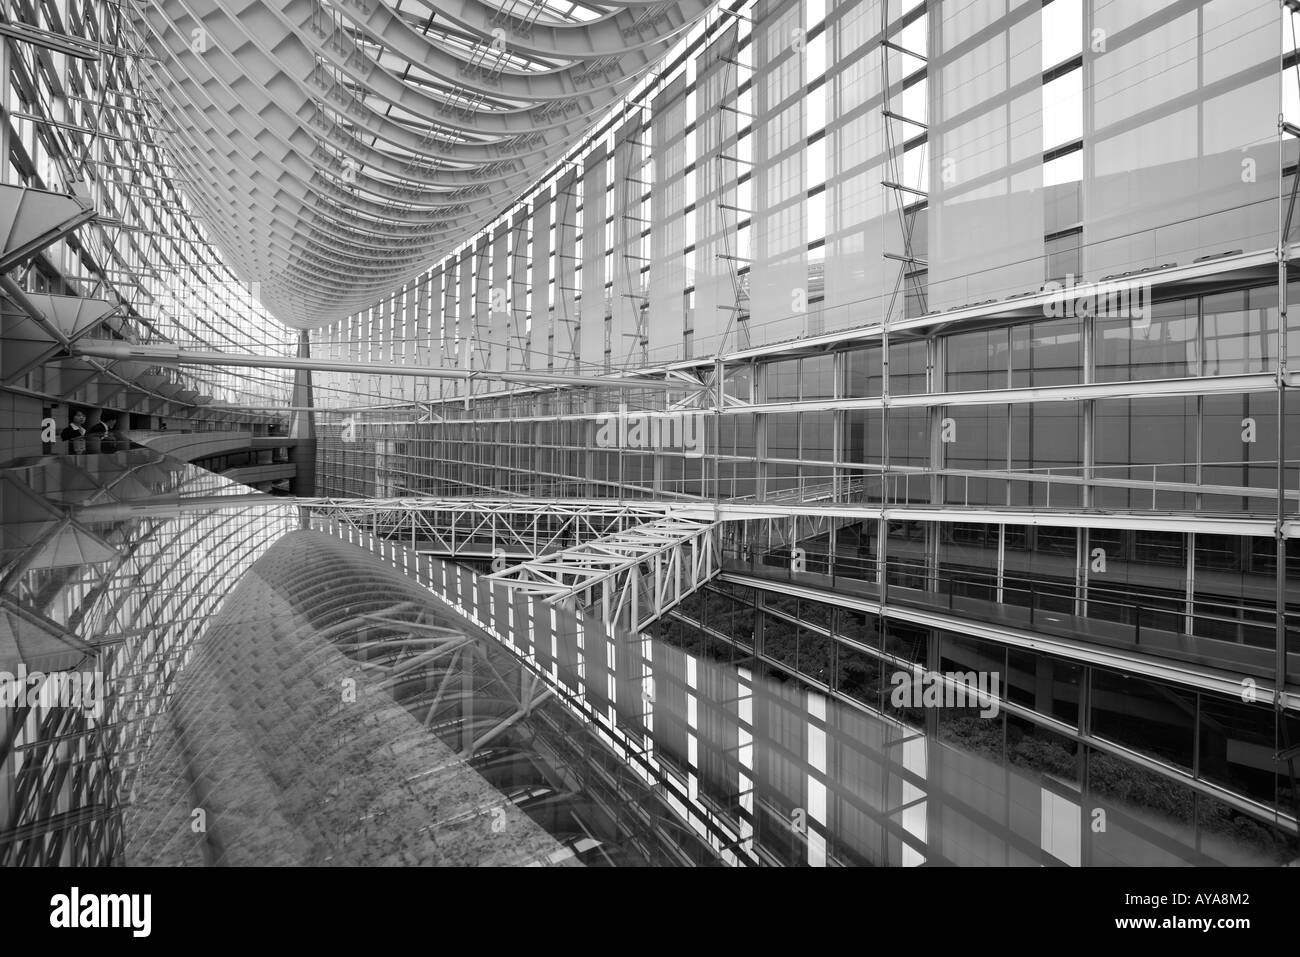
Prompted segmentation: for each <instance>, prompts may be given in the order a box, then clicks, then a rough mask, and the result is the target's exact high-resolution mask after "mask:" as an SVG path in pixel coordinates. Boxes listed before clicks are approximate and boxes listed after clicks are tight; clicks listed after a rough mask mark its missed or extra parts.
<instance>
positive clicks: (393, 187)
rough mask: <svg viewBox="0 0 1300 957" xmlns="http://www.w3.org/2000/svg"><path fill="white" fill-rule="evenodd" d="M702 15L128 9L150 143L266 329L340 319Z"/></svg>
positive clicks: (464, 225) (562, 144)
mask: <svg viewBox="0 0 1300 957" xmlns="http://www.w3.org/2000/svg"><path fill="white" fill-rule="evenodd" d="M711 5H712V4H711V3H710V2H709V0H677V2H661V3H654V2H624V3H600V4H594V3H568V2H555V0H494V2H489V0H440V2H438V3H437V4H432V3H427V2H423V0H382V2H381V0H349V2H343V0H334V2H324V0H285V2H279V3H275V4H268V3H265V2H262V0H256V2H241V0H159V2H151V3H148V4H144V3H136V4H135V8H136V13H137V15H138V16H139V17H140V19H141V23H142V27H143V30H144V33H145V34H146V35H147V36H149V37H150V40H149V52H150V53H151V54H152V55H153V56H155V57H157V59H156V60H145V61H143V62H144V64H145V66H144V69H145V70H146V73H147V76H148V80H149V86H150V87H151V88H152V90H151V91H152V93H153V95H154V96H155V97H156V98H157V103H156V110H157V115H156V117H155V119H156V122H157V123H158V125H159V127H160V128H161V129H160V132H159V135H160V136H161V137H162V138H163V140H164V141H165V142H166V143H167V144H168V145H169V146H170V148H171V150H172V152H173V153H174V155H175V157H176V160H177V163H178V164H179V165H180V167H181V168H182V169H183V171H184V173H185V177H186V180H187V182H186V183H185V186H186V189H187V192H188V195H189V196H190V198H191V199H192V200H193V202H194V203H195V204H196V205H197V206H198V208H199V209H200V211H201V213H202V214H203V216H204V218H205V219H206V220H207V222H208V224H209V226H210V227H211V229H212V231H213V233H214V234H215V237H216V238H217V241H218V242H219V244H220V245H221V247H222V249H223V251H224V252H225V253H226V255H227V257H228V260H229V262H230V263H231V265H232V266H233V267H234V268H235V269H236V270H237V271H239V272H240V273H241V274H242V275H243V276H244V277H245V278H247V279H248V280H249V281H253V282H257V283H260V295H261V299H262V301H263V303H264V304H265V305H266V306H267V307H268V308H269V309H270V310H271V311H272V312H273V313H274V314H275V315H276V316H277V317H279V318H280V319H281V320H283V321H284V322H286V323H288V324H289V325H292V326H296V327H299V328H312V327H316V326H319V325H322V324H324V323H327V322H330V321H333V320H335V319H338V318H341V317H343V316H347V315H350V314H351V313H353V312H356V311H357V310H359V309H362V308H365V307H367V306H369V305H370V304H372V303H373V302H374V301H375V300H376V299H377V298H379V297H380V296H381V295H383V294H384V293H386V292H388V291H390V290H391V289H392V288H394V287H395V286H397V285H400V284H401V283H403V282H405V281H406V280H407V279H409V278H411V277H413V276H415V275H417V274H418V273H420V272H421V271H422V270H423V269H425V268H426V267H427V266H428V264H429V263H430V261H432V260H433V259H435V258H437V257H439V256H441V255H443V254H446V253H448V252H450V251H451V250H452V248H453V247H454V246H456V245H457V244H459V243H460V242H461V241H463V240H465V239H466V238H467V237H469V236H471V235H473V234H474V233H475V232H477V231H478V230H479V229H480V228H482V227H483V226H484V225H485V224H486V223H487V222H488V221H489V220H490V219H491V218H492V217H493V216H495V215H496V214H497V213H499V212H500V210H501V209H502V208H504V207H505V206H507V205H508V204H509V203H510V202H512V201H514V200H515V199H517V198H518V197H519V196H520V195H521V194H522V193H523V192H524V191H525V190H526V189H527V188H528V187H529V186H530V185H532V184H533V183H534V182H535V181H536V180H537V179H539V178H540V177H541V176H542V175H543V174H544V173H545V172H546V170H547V169H548V168H549V167H551V166H552V165H553V164H554V163H556V162H557V161H558V160H559V159H560V158H561V157H562V155H563V154H564V153H565V152H566V151H567V149H568V148H569V147H571V146H572V145H574V143H575V142H576V141H577V140H578V139H579V138H580V137H581V136H582V135H583V134H584V133H585V132H586V131H587V130H588V129H589V128H590V126H591V123H592V121H593V120H594V119H595V118H596V117H597V115H598V114H599V113H601V112H602V111H603V110H605V109H606V108H608V107H609V106H610V105H611V104H613V103H614V102H615V101H616V100H617V98H618V97H619V96H620V95H621V94H622V93H623V92H625V91H626V90H627V89H628V88H629V86H630V85H631V84H633V83H635V81H636V80H637V78H639V77H640V76H641V75H643V74H644V73H645V72H646V71H647V70H648V69H649V67H650V66H651V65H652V64H653V63H654V62H655V61H656V59H657V58H658V57H659V56H661V55H662V54H663V53H664V52H665V51H666V50H667V48H668V46H669V45H670V44H671V43H672V42H673V41H674V40H675V39H676V38H677V37H678V36H679V35H680V34H681V32H682V31H683V30H684V29H686V28H687V27H689V26H690V25H691V23H693V22H694V21H695V20H696V19H697V18H699V17H700V16H701V15H702V14H703V13H704V12H705V11H706V10H707V9H708V8H709V7H710V6H711Z"/></svg>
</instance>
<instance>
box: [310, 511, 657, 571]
mask: <svg viewBox="0 0 1300 957" xmlns="http://www.w3.org/2000/svg"><path fill="white" fill-rule="evenodd" d="M294 501H295V503H296V504H299V505H303V506H305V507H307V508H310V509H311V511H312V513H313V515H315V516H319V517H321V518H329V519H333V520H334V521H337V522H339V523H341V524H343V525H346V526H349V527H351V528H355V529H357V530H359V531H363V532H368V533H369V534H371V535H374V536H376V537H378V538H384V539H389V540H401V541H403V543H404V544H408V545H409V547H410V548H412V550H414V551H418V552H425V553H435V554H440V555H450V556H454V557H468V558H501V557H506V558H515V559H519V558H527V559H532V558H536V557H538V556H542V555H546V554H550V553H560V552H563V551H564V550H565V549H569V548H573V547H574V546H579V545H582V544H584V543H588V542H593V541H595V540H598V539H603V538H606V537H608V536H616V535H620V534H626V533H627V532H629V531H630V530H632V529H634V528H637V527H641V526H643V525H644V524H645V523H646V522H648V521H652V520H653V519H656V518H664V517H666V515H667V513H668V511H669V509H670V508H671V506H670V505H668V504H667V503H659V502H645V503H627V502H622V503H620V502H611V501H608V500H606V501H599V500H597V501H590V502H537V501H512V500H510V499H505V500H500V501H490V500H483V499H419V498H413V499H295V500H294Z"/></svg>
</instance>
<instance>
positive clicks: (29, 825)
mask: <svg viewBox="0 0 1300 957" xmlns="http://www.w3.org/2000/svg"><path fill="white" fill-rule="evenodd" d="M0 561H3V568H2V569H0V603H2V604H0V608H2V610H3V614H2V615H0V672H3V674H0V688H2V689H3V690H2V691H0V693H2V694H3V695H4V698H3V701H0V759H2V761H3V763H2V764H0V861H2V862H3V863H4V864H6V865H51V864H82V863H84V864H97V865H103V864H118V865H121V864H124V865H137V864H189V865H199V866H201V865H223V864H285V865H288V864H325V865H348V864H391V865H428V864H434V865H439V864H441V865H466V864H469V865H519V864H533V865H590V866H609V865H709V864H788V865H801V864H811V865H825V864H850V865H881V866H896V865H903V866H907V865H918V864H973V865H1069V866H1088V865H1113V864H1137V865H1142V864H1168V863H1186V864H1214V863H1223V864H1257V865H1277V864H1285V863H1288V862H1290V861H1293V860H1295V859H1296V858H1297V857H1298V856H1300V854H1298V853H1297V847H1296V841H1295V837H1294V820H1293V819H1292V818H1290V817H1289V816H1288V815H1287V814H1286V812H1285V811H1284V810H1283V809H1284V808H1286V807H1287V806H1288V804H1287V802H1288V801H1289V800H1290V798H1289V793H1290V792H1288V791H1287V790H1286V789H1287V787H1288V786H1289V784H1288V782H1287V781H1286V780H1285V779H1283V778H1280V777H1278V776H1277V775H1273V776H1272V777H1270V778H1269V779H1268V781H1265V782H1264V783H1263V784H1261V783H1260V782H1261V780H1262V779H1261V778H1260V777H1259V775H1258V774H1256V775H1255V776H1254V777H1251V776H1250V774H1249V773H1247V772H1248V771H1249V766H1250V765H1251V764H1252V762H1253V761H1254V759H1253V758H1251V757H1250V755H1256V756H1257V757H1258V756H1259V755H1262V754H1263V752H1262V751H1260V749H1261V748H1264V747H1265V746H1266V742H1264V741H1263V740H1262V739H1261V738H1260V737H1259V735H1258V734H1257V733H1256V732H1257V730H1258V729H1256V728H1254V727H1253V726H1252V725H1251V721H1252V720H1253V716H1252V715H1253V713H1250V714H1247V713H1244V712H1239V711H1233V710H1231V709H1226V708H1220V707H1219V706H1218V705H1217V704H1215V703H1213V702H1208V701H1200V702H1199V704H1196V703H1193V705H1191V706H1188V705H1185V704H1184V703H1183V699H1182V698H1180V697H1179V694H1178V693H1177V691H1176V689H1170V688H1164V689H1161V688H1154V689H1151V690H1150V694H1149V696H1146V697H1144V696H1143V695H1145V694H1146V691H1144V690H1143V689H1140V688H1139V687H1138V686H1137V685H1135V684H1132V685H1124V684H1121V683H1118V682H1117V681H1115V682H1112V683H1111V684H1106V683H1105V682H1100V681H1098V680H1096V679H1094V680H1093V681H1091V682H1089V683H1088V685H1087V686H1088V688H1089V689H1090V693H1091V694H1093V695H1094V696H1096V697H1097V701H1098V702H1103V703H1105V702H1110V701H1114V702H1122V703H1125V704H1123V705H1122V706H1121V705H1117V704H1109V703H1106V704H1105V707H1106V708H1107V709H1109V711H1107V713H1108V714H1114V715H1120V714H1123V713H1127V714H1129V717H1128V718H1127V719H1126V720H1128V721H1129V722H1138V721H1142V720H1145V721H1146V722H1147V723H1148V725H1150V726H1153V727H1154V726H1157V725H1159V723H1160V722H1168V723H1169V725H1170V727H1174V728H1177V727H1181V726H1186V727H1187V728H1189V729H1190V728H1193V727H1197V726H1200V727H1202V732H1201V738H1202V739H1203V740H1202V745H1201V751H1200V752H1198V753H1199V754H1201V755H1202V757H1201V758H1200V759H1199V761H1200V763H1201V765H1202V766H1203V767H1205V766H1209V765H1208V763H1207V761H1208V759H1207V758H1206V757H1205V755H1209V754H1210V753H1211V752H1210V751H1209V750H1206V747H1207V746H1206V745H1205V743H1204V741H1205V740H1209V738H1210V737H1211V734H1210V732H1209V731H1206V730H1204V729H1205V728H1207V727H1211V725H1210V724H1207V723H1206V722H1212V726H1213V728H1214V729H1216V730H1215V731H1214V734H1215V735H1218V737H1216V738H1214V741H1215V742H1218V744H1222V748H1221V749H1220V750H1223V752H1224V754H1225V755H1227V756H1228V757H1229V758H1230V759H1231V761H1232V762H1235V763H1234V764H1233V765H1232V766H1233V767H1235V768H1237V769H1238V770H1239V771H1240V775H1239V776H1238V777H1235V778H1232V779H1231V780H1227V779H1225V780H1224V781H1223V782H1221V783H1216V782H1215V781H1214V780H1210V779H1208V778H1206V779H1205V780H1201V779H1199V778H1196V779H1193V777H1192V775H1190V774H1184V773H1183V772H1182V771H1180V769H1179V767H1178V760H1177V757H1178V756H1177V754H1176V753H1174V752H1170V753H1169V754H1166V755H1162V754H1160V753H1157V752H1151V753H1143V752H1142V749H1141V748H1140V747H1133V748H1130V747H1128V746H1127V745H1125V744H1124V741H1123V739H1122V737H1121V736H1118V735H1111V740H1110V741H1106V740H1104V737H1105V735H1104V734H1103V735H1102V736H1101V737H1098V736H1095V735H1093V734H1088V733H1083V732H1081V731H1080V730H1079V726H1078V713H1079V708H1080V702H1079V700H1078V694H1079V690H1078V689H1079V688H1080V687H1082V685H1081V684H1080V682H1079V680H1078V678H1077V677H1073V678H1071V677H1070V675H1071V674H1072V673H1071V672H1069V671H1068V669H1067V670H1058V671H1056V672H1055V673H1053V672H1052V671H1051V670H1050V669H1048V670H1046V671H1044V670H1043V667H1042V665H1041V664H1036V663H1033V662H1029V663H1026V662H1024V661H1019V660H1007V659H1005V658H1004V659H1002V660H1001V663H1000V664H990V661H988V660H985V659H984V658H982V657H981V655H986V653H987V649H980V648H976V647H975V646H974V645H973V644H972V645H969V646H962V645H960V644H959V643H957V644H943V645H942V646H941V647H942V649H943V653H944V654H945V655H946V656H947V657H946V658H945V659H944V660H945V663H950V664H951V665H952V666H953V667H954V668H956V667H960V668H962V669H971V671H972V673H997V672H998V671H999V670H1001V672H1002V673H1003V677H1004V678H1005V680H1006V681H1007V683H1008V684H1007V686H1006V687H1004V688H1002V689H1001V690H999V689H998V688H996V687H995V688H986V689H984V690H985V691H986V692H988V694H986V695H985V696H984V697H982V698H980V699H979V700H974V699H968V700H965V701H962V700H960V699H958V700H950V701H948V702H945V701H944V698H943V695H942V694H940V696H939V697H938V698H937V699H936V700H935V702H931V701H929V700H924V701H923V700H922V697H923V690H922V688H921V684H922V683H923V680H924V675H923V673H922V672H921V671H920V670H917V671H915V672H914V673H913V676H912V679H911V680H913V681H915V682H916V688H915V691H916V694H917V697H916V698H915V699H905V700H904V701H903V703H902V705H901V706H892V705H891V700H892V699H893V695H892V692H893V691H894V689H895V688H896V687H898V680H897V677H898V674H899V673H900V672H901V671H903V670H905V668H904V667H903V665H904V664H905V663H907V662H909V661H910V662H912V663H914V664H919V663H921V662H922V661H923V660H924V659H923V658H920V657H918V656H916V655H914V654H912V653H911V652H909V651H908V649H907V647H905V646H906V644H907V642H906V640H905V636H900V635H899V634H892V635H889V636H886V638H885V643H884V645H882V646H881V648H882V654H878V655H875V656H870V655H863V656H860V657H859V658H852V657H849V656H847V655H844V654H843V653H842V652H840V651H834V650H830V643H829V642H828V641H825V640H822V639H820V638H819V637H818V635H819V634H820V633H821V632H822V631H827V629H829V631H828V634H833V633H835V631H836V630H837V629H838V627H839V622H840V619H839V618H834V619H833V620H832V619H831V618H830V617H823V616H824V612H822V611H819V610H818V607H817V605H816V603H808V602H803V603H793V604H791V603H786V604H782V605H769V604H768V603H766V602H760V601H755V600H754V599H753V598H752V590H751V592H750V599H749V604H746V602H745V601H744V600H742V598H743V594H744V590H742V589H735V588H726V587H717V586H710V587H709V589H707V590H706V591H705V592H703V593H701V594H700V595H698V596H693V597H692V601H691V602H688V603H685V604H683V606H682V607H681V608H680V609H679V610H678V611H677V612H675V613H674V614H673V615H672V616H671V617H669V618H667V619H664V620H663V621H661V622H659V623H656V624H655V625H654V626H653V627H652V628H651V630H650V632H649V633H647V634H644V635H628V634H620V633H613V632H609V631H607V630H606V629H605V627H604V626H603V625H602V624H601V623H600V621H599V619H598V618H595V617H591V616H584V615H582V614H581V613H579V612H575V611H573V610H570V609H567V608H557V607H554V606H551V605H547V604H545V603H544V602H542V601H540V600H539V599H535V598H532V597H529V596H525V595H522V594H517V593H511V592H508V591H507V590H505V589H504V588H502V587H501V586H500V585H499V584H497V583H493V582H490V581H488V580H486V579H484V578H480V577H479V576H478V575H477V574H475V573H474V571H473V570H472V569H470V568H468V567H466V566H461V565H455V564H452V563H449V562H444V561H441V560H439V559H437V558H433V557H431V556H428V555H418V554H415V553H413V552H409V551H407V550H406V549H405V548H403V547H402V546H401V545H400V544H398V543H395V542H391V541H384V540H381V539H378V538H374V537H371V536H369V535H366V534H364V533H361V532H359V531H357V530H356V529H355V528H342V527H334V526H331V524H330V523H329V521H327V520H326V519H324V518H322V517H320V516H312V515H310V514H308V512H307V511H306V510H305V509H300V508H298V507H297V506H294V505H291V504H289V503H287V502H285V501H283V500H276V499H269V498H266V497H259V496H254V495H251V494H250V493H249V491H248V490H247V489H246V488H245V487H243V486H240V485H238V484H236V483H233V482H230V481H227V480H224V479H222V478H220V477H218V476H214V475H212V474H211V473H208V472H205V471H203V470H200V469H196V468H193V467H191V466H188V465H185V464H183V463H179V462H176V461H173V460H170V459H167V458H166V457H164V456H161V455H159V454H157V453H155V452H151V451H149V450H146V449H142V448H135V449H129V450H124V451H119V452H115V453H101V454H97V455H95V454H86V455H67V456H47V457H41V458H33V459H28V460H22V461H18V462H10V463H7V464H6V465H4V466H0ZM791 601H792V602H793V600H791ZM832 621H833V622H834V624H832ZM756 623H757V631H758V632H759V635H758V638H757V640H756V638H755V631H756ZM858 627H859V628H861V627H865V625H864V624H863V623H862V622H859V623H858ZM783 629H784V630H783ZM855 634H856V633H855ZM854 640H856V641H858V642H859V643H861V642H862V641H863V640H865V639H862V638H861V637H858V638H855V639H854ZM890 661H893V662H896V663H902V664H900V665H899V666H898V667H885V665H886V664H888V662H890ZM805 666H806V667H805ZM832 674H833V675H834V676H835V677H834V679H833V680H832V678H831V677H830V675H832ZM1032 674H1036V675H1037V677H1036V678H1035V679H1034V680H1035V681H1037V683H1038V685H1040V686H1041V688H1040V691H1042V692H1043V694H1045V695H1046V697H1045V698H1043V699H1042V700H1047V701H1062V702H1066V704H1065V705H1062V706H1060V707H1056V708H1055V711H1054V710H1053V708H1054V707H1055V706H1052V705H1048V706H1045V707H1044V710H1043V713H1042V714H1038V713H1037V711H1036V710H1035V709H1036V708H1037V707H1038V704H1037V699H1035V698H1034V697H1032V696H1030V697H1025V696H1024V695H1023V694H1022V693H1021V690H1020V689H1021V687H1022V686H1023V685H1024V682H1025V681H1026V680H1027V679H1026V678H1025V675H1032ZM1053 674H1055V678H1053ZM854 676H856V677H854ZM1110 680H1111V679H1107V681H1110ZM1044 682H1046V683H1044ZM1054 682H1055V683H1054ZM1062 682H1063V683H1062ZM909 687H910V685H909ZM1071 689H1073V690H1071ZM1072 695H1073V696H1074V698H1073V704H1070V703H1069V701H1070V699H1071V696H1072ZM950 697H951V696H950ZM895 704H896V702H895ZM932 705H933V707H932ZM1094 707H1095V703H1094ZM1189 707H1196V708H1199V710H1196V711H1189V710H1187V709H1188V708H1189ZM1125 708H1127V709H1128V711H1127V712H1126V711H1125V710H1124V709H1125ZM1071 709H1073V710H1071ZM1180 709H1182V710H1181V711H1180ZM1099 713H1100V712H1099ZM1144 714H1145V715H1146V716H1147V717H1146V718H1145V719H1144V718H1143V717H1142V716H1143V715H1144ZM1179 714H1182V715H1183V716H1184V717H1183V718H1179V717H1178V715H1179ZM1071 715H1074V718H1073V719H1072V718H1071ZM1193 715H1199V717H1198V718H1194V717H1193ZM1184 718H1185V720H1184ZM1071 720H1073V721H1074V724H1073V725H1071ZM1108 720H1109V719H1108ZM1116 720H1120V719H1119V718H1117V719H1116ZM1198 721H1199V722H1201V723H1200V725H1198V724H1197V722H1198ZM1093 730H1095V729H1093ZM1102 730H1103V732H1104V730H1105V729H1104V728H1103V729H1102ZM1189 733H1191V732H1190V731H1189ZM1212 744H1213V742H1212ZM1218 744H1214V747H1218ZM1257 752H1258V754H1257ZM1243 755H1245V757H1243ZM1260 760H1263V758H1262V757H1261V758H1260ZM1254 763H1255V764H1258V762H1257V761H1256V762H1254ZM1265 763H1267V762H1265ZM1241 769H1246V770H1244V771H1242V770H1241ZM1234 773H1236V772H1234ZM1270 787H1271V790H1268V788H1270ZM1261 789H1263V790H1261ZM1265 799H1267V800H1265ZM1270 802H1272V807H1273V812H1272V815H1271V817H1270V814H1269V813H1268V808H1269V805H1270Z"/></svg>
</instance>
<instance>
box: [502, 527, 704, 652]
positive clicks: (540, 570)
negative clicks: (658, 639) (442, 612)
mask: <svg viewBox="0 0 1300 957" xmlns="http://www.w3.org/2000/svg"><path fill="white" fill-rule="evenodd" d="M721 525H722V523H721V522H720V521H716V520H715V521H710V520H708V519H701V518H684V517H679V516H672V515H668V516H665V517H663V518H661V519H659V520H657V521H653V522H647V523H646V524H644V525H638V526H636V527H635V528H631V529H628V530H626V531H624V532H621V533H618V534H614V535H610V536H607V537H605V538H600V539H597V540H594V541H591V542H587V543H584V544H582V545H577V546H574V547H573V548H567V549H565V550H564V551H561V552H555V553H553V554H550V555H544V556H542V557H540V558H536V559H533V560H531V561H527V562H524V563H523V564H522V565H518V566H516V567H514V568H510V569H506V570H505V571H500V572H496V573H494V574H492V575H489V576H487V577H488V578H489V579H490V580H494V581H500V582H503V583H504V584H506V585H508V586H509V587H511V588H513V589H515V590H516V591H522V592H525V593H527V594H533V595H544V596H546V600H547V601H548V602H553V603H558V602H575V603H577V604H579V605H583V606H591V607H592V608H593V609H596V608H598V609H599V611H600V616H601V620H602V621H603V622H604V624H605V626H606V627H609V628H614V627H618V628H626V629H628V630H631V631H640V630H642V629H643V628H645V627H646V626H647V625H649V624H650V622H652V621H654V620H655V619H656V618H659V617H660V616H661V615H663V614H664V613H665V612H667V611H668V610H669V609H671V608H672V607H673V606H674V605H676V604H678V603H679V602H680V601H681V600H682V599H683V598H685V597H686V596H688V595H690V594H691V593H692V592H694V591H695V590H696V589H697V588H699V587H700V586H701V585H703V584H704V583H705V582H707V581H709V580H710V579H711V578H713V577H714V576H715V575H717V574H718V572H719V570H720V569H721V565H722V561H721V558H722V553H721V536H720V535H719V534H718V531H719V529H720V528H721Z"/></svg>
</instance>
